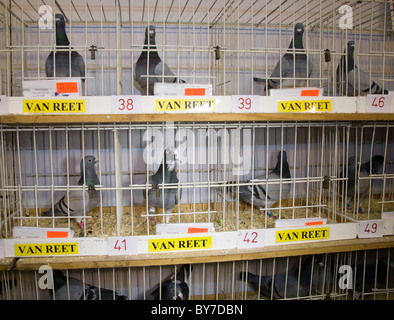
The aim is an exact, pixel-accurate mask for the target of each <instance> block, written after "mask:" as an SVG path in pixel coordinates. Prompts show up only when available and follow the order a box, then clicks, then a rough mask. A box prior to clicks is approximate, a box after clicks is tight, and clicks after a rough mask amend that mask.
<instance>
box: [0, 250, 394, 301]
mask: <svg viewBox="0 0 394 320" xmlns="http://www.w3.org/2000/svg"><path fill="white" fill-rule="evenodd" d="M392 261H393V250H392V248H391V249H390V248H384V249H383V248H382V249H377V250H361V251H346V252H339V253H324V254H312V255H302V256H298V255H296V256H289V257H275V258H265V259H254V260H239V261H222V262H210V263H193V264H187V265H183V264H181V265H163V266H158V265H156V266H154V265H153V266H143V267H141V266H139V267H138V266H134V267H127V268H94V269H86V268H84V269H56V270H55V269H54V270H52V268H51V267H50V266H49V265H43V266H42V267H41V268H40V270H34V271H33V270H23V268H21V270H12V271H8V272H5V271H4V272H3V273H2V275H1V278H0V279H1V289H2V291H1V295H0V296H1V299H8V300H12V299H24V300H46V299H57V300H59V299H60V300H75V299H78V300H79V299H81V300H123V299H130V300H151V299H160V300H166V299H170V300H171V299H172V298H178V300H180V299H181V300H235V299H236V300H244V299H246V300H277V299H283V300H301V299H302V300H304V299H311V300H392V298H393V297H392V296H393V290H394V287H393V286H394V283H393V263H392ZM183 270H185V271H186V273H185V276H184V275H183V274H182V272H183ZM51 277H53V279H52V278H51ZM51 279H52V280H51ZM59 279H61V280H62V281H59ZM177 279H178V281H179V282H178V283H180V282H182V283H185V284H186V287H187V289H186V290H184V291H183V295H179V296H176V295H175V294H174V292H173V291H171V292H172V294H173V295H174V296H169V297H168V296H166V294H167V293H166V291H167V290H168V287H167V285H168V283H170V282H171V281H175V282H177ZM51 281H54V282H52V283H51ZM52 284H53V285H52ZM165 284H167V285H165ZM99 289H100V290H99Z"/></svg>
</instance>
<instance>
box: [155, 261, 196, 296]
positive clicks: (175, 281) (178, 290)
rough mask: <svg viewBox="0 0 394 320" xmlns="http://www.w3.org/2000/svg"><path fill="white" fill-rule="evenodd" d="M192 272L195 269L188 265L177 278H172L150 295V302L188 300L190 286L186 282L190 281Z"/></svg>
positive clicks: (182, 268)
mask: <svg viewBox="0 0 394 320" xmlns="http://www.w3.org/2000/svg"><path fill="white" fill-rule="evenodd" d="M192 270H193V267H192V266H190V265H188V264H187V265H184V266H182V267H181V270H180V271H179V272H178V273H177V275H176V277H175V276H172V277H170V278H169V279H168V280H166V281H164V283H162V284H161V286H160V287H158V288H157V289H155V290H153V291H152V293H151V294H150V295H149V300H188V299H189V286H188V285H187V283H186V281H188V278H189V276H190V272H191V271H192ZM160 291H161V299H160Z"/></svg>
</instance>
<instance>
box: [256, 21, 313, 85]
mask: <svg viewBox="0 0 394 320" xmlns="http://www.w3.org/2000/svg"><path fill="white" fill-rule="evenodd" d="M303 34H304V25H303V24H302V23H301V22H299V23H297V24H296V25H295V27H294V37H293V39H292V40H291V42H290V46H289V50H288V51H287V52H286V53H285V54H284V55H283V56H282V59H281V60H280V61H278V63H277V65H276V67H275V69H274V70H273V71H272V73H271V77H270V78H269V79H262V78H257V77H254V78H253V80H254V81H255V82H257V83H261V84H264V85H265V86H266V87H265V91H267V90H269V89H277V88H294V87H305V86H306V85H307V79H308V78H309V77H310V76H311V74H312V71H313V63H312V59H311V57H310V56H308V55H307V54H306V53H305V49H304V45H303V42H302V37H303ZM293 43H294V44H293ZM294 54H295V55H294ZM281 71H282V72H281ZM294 78H295V79H294Z"/></svg>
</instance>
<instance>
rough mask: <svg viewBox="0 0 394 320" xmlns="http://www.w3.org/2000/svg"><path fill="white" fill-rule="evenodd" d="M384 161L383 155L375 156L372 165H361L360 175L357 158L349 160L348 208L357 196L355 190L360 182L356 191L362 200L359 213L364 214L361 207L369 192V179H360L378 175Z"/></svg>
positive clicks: (341, 175)
mask: <svg viewBox="0 0 394 320" xmlns="http://www.w3.org/2000/svg"><path fill="white" fill-rule="evenodd" d="M383 160H384V157H383V156H381V155H375V156H373V157H372V165H371V162H370V161H368V162H365V163H363V164H361V167H360V174H359V172H358V171H359V166H356V158H355V157H350V158H349V160H348V165H347V178H348V182H347V198H346V202H347V206H349V204H350V200H351V199H352V197H353V196H354V194H355V189H356V187H357V185H356V182H357V181H358V189H357V190H356V191H357V192H358V194H359V199H360V202H359V203H360V208H359V211H360V212H362V209H361V206H362V204H363V201H364V197H365V195H366V194H367V193H368V191H369V179H358V177H368V176H369V175H370V174H377V173H378V171H379V170H380V168H381V166H382V164H383ZM340 177H341V178H342V177H344V175H343V172H341V173H340ZM372 182H373V181H372Z"/></svg>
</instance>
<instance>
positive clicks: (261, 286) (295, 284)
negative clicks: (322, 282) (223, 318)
mask: <svg viewBox="0 0 394 320" xmlns="http://www.w3.org/2000/svg"><path fill="white" fill-rule="evenodd" d="M312 262H313V264H312ZM312 265H313V270H312ZM321 267H322V262H321V261H320V260H319V259H318V258H317V257H313V258H312V256H309V257H308V258H307V259H306V260H305V262H304V263H302V265H301V271H300V270H299V269H298V268H297V269H296V270H289V271H288V272H287V273H286V272H284V273H279V274H276V275H274V276H273V277H272V276H261V277H259V276H258V275H255V274H253V273H251V272H240V280H241V281H246V280H247V281H248V282H249V283H250V285H251V286H252V288H253V289H254V290H256V291H258V290H260V293H261V294H262V295H263V296H265V297H266V298H271V293H272V297H273V299H283V298H295V297H304V296H309V294H310V293H311V294H314V293H315V290H314V287H313V286H316V285H318V284H319V279H320V277H319V273H320V270H321V269H320V268H321ZM312 273H313V274H312ZM311 279H312V283H311ZM272 282H273V283H272ZM285 289H286V295H285Z"/></svg>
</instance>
